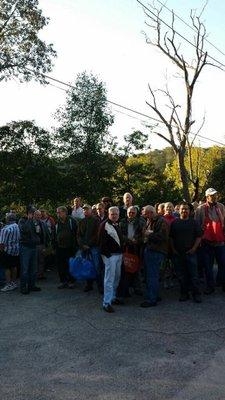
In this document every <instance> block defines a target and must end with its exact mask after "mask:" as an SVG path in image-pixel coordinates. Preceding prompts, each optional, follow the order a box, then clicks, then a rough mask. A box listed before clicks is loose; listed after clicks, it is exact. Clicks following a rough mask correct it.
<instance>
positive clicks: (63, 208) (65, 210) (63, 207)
mask: <svg viewBox="0 0 225 400" xmlns="http://www.w3.org/2000/svg"><path fill="white" fill-rule="evenodd" d="M57 210H59V211H63V212H65V213H67V214H68V210H67V208H66V207H65V206H59V207H57Z"/></svg>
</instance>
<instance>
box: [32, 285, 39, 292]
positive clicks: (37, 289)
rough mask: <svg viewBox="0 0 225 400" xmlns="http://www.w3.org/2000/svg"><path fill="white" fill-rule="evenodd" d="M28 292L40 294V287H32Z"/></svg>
mask: <svg viewBox="0 0 225 400" xmlns="http://www.w3.org/2000/svg"><path fill="white" fill-rule="evenodd" d="M30 291H31V292H40V291H41V288H40V287H37V286H33V287H31V288H30Z"/></svg>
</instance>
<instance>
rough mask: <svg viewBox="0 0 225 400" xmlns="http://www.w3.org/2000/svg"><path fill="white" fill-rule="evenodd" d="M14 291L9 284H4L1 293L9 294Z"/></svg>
mask: <svg viewBox="0 0 225 400" xmlns="http://www.w3.org/2000/svg"><path fill="white" fill-rule="evenodd" d="M14 289H15V287H14V285H13V284H12V283H11V282H9V283H6V285H5V286H4V287H3V288H2V289H1V292H10V291H11V290H14Z"/></svg>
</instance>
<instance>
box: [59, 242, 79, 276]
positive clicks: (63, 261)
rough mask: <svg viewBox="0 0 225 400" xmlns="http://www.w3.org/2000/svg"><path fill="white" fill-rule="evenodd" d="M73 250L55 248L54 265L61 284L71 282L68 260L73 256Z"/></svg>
mask: <svg viewBox="0 0 225 400" xmlns="http://www.w3.org/2000/svg"><path fill="white" fill-rule="evenodd" d="M74 253H75V252H74V249H73V248H70V247H69V248H65V249H64V248H61V247H58V248H56V264H57V269H58V274H59V279H60V282H61V283H68V282H71V281H73V278H72V277H71V275H70V273H69V258H70V257H73V256H74Z"/></svg>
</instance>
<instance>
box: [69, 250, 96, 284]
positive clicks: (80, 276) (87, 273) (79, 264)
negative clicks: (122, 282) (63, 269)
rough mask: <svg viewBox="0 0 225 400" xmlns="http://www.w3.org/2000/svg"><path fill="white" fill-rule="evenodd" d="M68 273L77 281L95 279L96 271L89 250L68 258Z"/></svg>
mask: <svg viewBox="0 0 225 400" xmlns="http://www.w3.org/2000/svg"><path fill="white" fill-rule="evenodd" d="M69 272H70V275H71V276H72V277H73V278H75V279H77V280H78V281H83V280H88V279H96V277H97V272H96V269H95V266H94V263H93V261H92V257H91V254H90V252H88V253H85V254H84V253H81V254H80V255H78V256H76V257H70V259H69Z"/></svg>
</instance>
